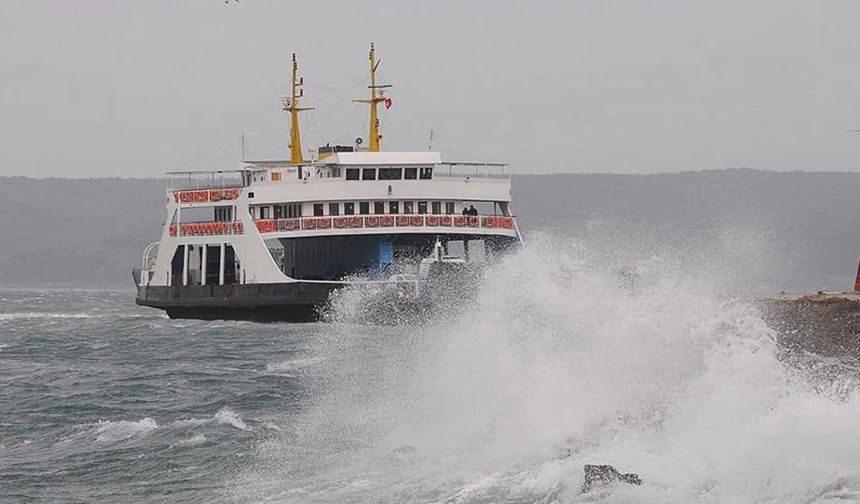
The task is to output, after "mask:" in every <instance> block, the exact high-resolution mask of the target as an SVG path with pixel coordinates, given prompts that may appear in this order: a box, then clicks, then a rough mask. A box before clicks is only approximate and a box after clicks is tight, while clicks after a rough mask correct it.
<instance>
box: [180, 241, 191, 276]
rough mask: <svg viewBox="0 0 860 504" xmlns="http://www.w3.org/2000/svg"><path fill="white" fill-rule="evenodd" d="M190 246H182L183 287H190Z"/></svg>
mask: <svg viewBox="0 0 860 504" xmlns="http://www.w3.org/2000/svg"><path fill="white" fill-rule="evenodd" d="M189 253H190V252H189V250H188V245H183V246H182V285H188V256H189Z"/></svg>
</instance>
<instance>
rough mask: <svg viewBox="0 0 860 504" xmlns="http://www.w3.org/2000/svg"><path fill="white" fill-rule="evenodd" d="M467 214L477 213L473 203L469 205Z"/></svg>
mask: <svg viewBox="0 0 860 504" xmlns="http://www.w3.org/2000/svg"><path fill="white" fill-rule="evenodd" d="M469 215H478V210H477V209H476V208H475V205H469Z"/></svg>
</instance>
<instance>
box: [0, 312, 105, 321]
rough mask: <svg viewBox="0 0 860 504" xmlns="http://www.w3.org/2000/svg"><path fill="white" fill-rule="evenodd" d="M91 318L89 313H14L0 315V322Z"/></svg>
mask: <svg viewBox="0 0 860 504" xmlns="http://www.w3.org/2000/svg"><path fill="white" fill-rule="evenodd" d="M89 318H93V315H92V314H89V313H39V312H15V313H0V321H4V320H26V319H89Z"/></svg>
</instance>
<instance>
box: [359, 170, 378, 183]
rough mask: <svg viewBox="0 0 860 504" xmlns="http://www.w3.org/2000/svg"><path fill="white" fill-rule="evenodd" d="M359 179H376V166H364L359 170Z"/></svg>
mask: <svg viewBox="0 0 860 504" xmlns="http://www.w3.org/2000/svg"><path fill="white" fill-rule="evenodd" d="M361 180H376V168H364V169H362V170H361Z"/></svg>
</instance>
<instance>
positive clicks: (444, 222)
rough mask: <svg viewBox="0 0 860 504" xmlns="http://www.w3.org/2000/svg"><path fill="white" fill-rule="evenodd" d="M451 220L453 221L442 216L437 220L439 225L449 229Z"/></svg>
mask: <svg viewBox="0 0 860 504" xmlns="http://www.w3.org/2000/svg"><path fill="white" fill-rule="evenodd" d="M452 220H453V219H452V218H451V216H450V215H443V216H442V217H440V218H439V224H440V225H442V226H448V227H451V221H452Z"/></svg>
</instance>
